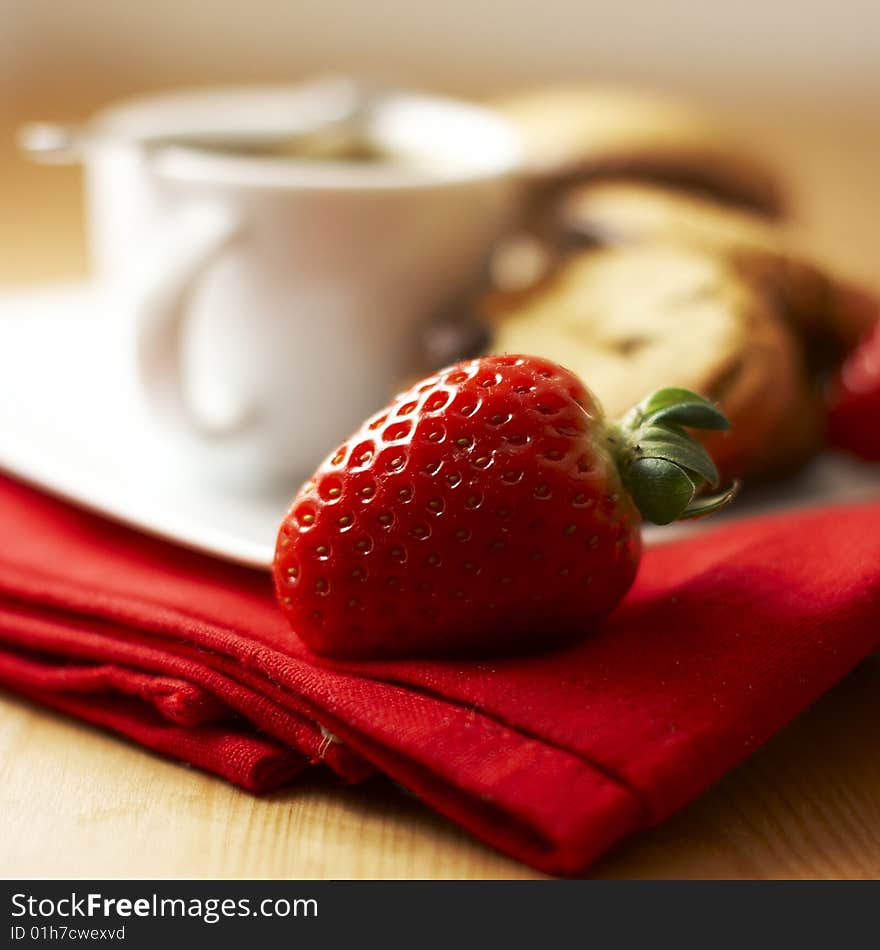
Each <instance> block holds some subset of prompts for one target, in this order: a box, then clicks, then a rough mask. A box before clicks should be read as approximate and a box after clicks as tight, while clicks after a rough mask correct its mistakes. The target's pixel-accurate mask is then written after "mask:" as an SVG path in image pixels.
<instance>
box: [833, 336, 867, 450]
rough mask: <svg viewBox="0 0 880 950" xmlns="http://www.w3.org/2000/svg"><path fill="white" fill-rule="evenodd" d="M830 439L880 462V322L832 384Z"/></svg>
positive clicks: (838, 446)
mask: <svg viewBox="0 0 880 950" xmlns="http://www.w3.org/2000/svg"><path fill="white" fill-rule="evenodd" d="M828 438H829V441H830V442H831V444H832V445H834V446H836V447H837V448H840V449H845V450H846V451H848V452H853V453H855V454H856V455H860V456H861V457H862V458H865V459H869V460H870V461H873V462H880V321H878V323H877V325H876V326H875V328H874V330H873V332H872V333H870V334H869V335H868V337H867V338H866V339H865V340H864V341H863V342H862V343H861V344H860V345H859V346H857V347H856V348H855V349H854V350H853V351H852V353H850V355H849V356H848V357H847V359H846V360H845V361H844V364H843V366H842V367H841V369H840V372H839V373H838V375H837V378H836V379H835V381H834V383H833V384H832V387H831V392H830V399H829V408H828Z"/></svg>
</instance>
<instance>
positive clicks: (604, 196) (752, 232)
mask: <svg viewBox="0 0 880 950" xmlns="http://www.w3.org/2000/svg"><path fill="white" fill-rule="evenodd" d="M557 227H558V228H559V229H560V232H561V233H560V234H559V235H558V236H557V240H558V241H559V242H560V243H565V242H566V238H568V239H569V240H570V239H571V238H572V237H574V238H575V239H576V240H581V241H587V242H590V243H599V244H639V243H651V242H657V241H663V242H669V241H677V242H683V243H687V244H692V245H695V246H698V247H703V248H707V249H710V250H713V251H716V252H718V253H721V254H723V255H725V256H726V257H727V258H728V259H729V260H730V261H731V262H732V263H733V264H734V266H735V267H736V268H737V269H738V271H739V272H740V273H742V274H743V275H744V276H745V277H747V278H748V279H749V280H752V281H754V282H756V283H757V285H758V286H759V287H760V288H761V289H762V290H763V291H764V292H765V293H766V294H768V296H770V297H771V298H772V299H773V301H774V303H775V304H776V306H777V307H778V309H779V310H780V312H781V313H783V314H784V315H785V316H786V317H787V318H788V319H789V320H790V321H791V322H792V325H793V326H794V327H795V329H796V330H797V332H798V333H799V334H800V335H801V337H802V338H803V339H804V340H805V341H806V342H807V344H808V345H809V346H810V348H811V350H812V351H813V352H814V353H818V354H820V355H824V356H826V357H831V356H833V355H834V354H835V352H839V351H840V350H841V349H844V350H845V349H849V348H850V347H851V346H853V345H854V344H855V343H856V342H857V341H858V340H859V339H861V338H862V337H863V336H864V335H865V333H866V332H867V331H868V330H869V329H870V327H871V326H872V325H873V323H874V321H875V320H876V319H877V315H878V313H880V304H878V301H877V300H876V298H875V297H874V296H873V294H871V293H870V292H869V291H867V290H865V289H863V288H861V287H859V286H857V285H855V284H853V283H852V282H850V281H848V280H846V279H844V278H842V277H840V276H839V275H836V274H834V273H833V272H832V271H831V270H830V269H829V268H827V267H824V266H822V265H820V264H819V263H818V262H817V261H815V260H814V259H813V258H812V257H811V255H810V254H809V253H807V252H806V251H805V250H804V249H803V248H802V247H800V246H799V242H798V241H797V239H796V238H795V237H794V236H793V235H792V234H791V232H790V231H788V230H786V229H785V228H783V227H780V226H779V225H777V224H774V223H773V222H770V221H768V220H766V219H765V218H762V217H760V216H759V215H756V214H753V213H749V212H747V211H743V210H741V209H735V208H730V207H728V206H725V205H722V204H719V203H718V202H716V201H713V200H711V199H707V198H702V197H698V196H695V195H687V194H683V193H681V192H677V191H674V190H671V189H667V188H663V187H660V186H656V185H650V184H644V183H642V182H632V181H606V182H595V183H593V184H590V185H582V186H580V187H578V188H575V189H573V190H572V191H570V192H569V193H568V194H566V195H565V196H563V198H562V200H561V201H560V203H559V206H558V211H557Z"/></svg>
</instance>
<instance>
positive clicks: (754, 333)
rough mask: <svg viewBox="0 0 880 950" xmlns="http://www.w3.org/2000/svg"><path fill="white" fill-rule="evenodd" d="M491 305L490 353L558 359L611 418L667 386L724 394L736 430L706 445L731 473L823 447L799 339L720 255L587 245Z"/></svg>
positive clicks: (777, 464) (792, 462)
mask: <svg viewBox="0 0 880 950" xmlns="http://www.w3.org/2000/svg"><path fill="white" fill-rule="evenodd" d="M484 311H485V312H486V314H487V317H488V319H489V321H490V323H491V326H492V330H493V336H492V344H491V351H492V352H495V353H531V354H535V355H538V356H545V357H549V358H550V359H553V360H556V361H557V362H560V363H561V364H562V365H564V366H567V367H568V368H570V369H572V370H574V371H575V372H576V373H577V374H578V375H579V376H581V378H582V379H583V380H584V381H585V382H586V384H587V385H588V386H589V387H590V389H592V390H593V392H594V393H595V394H596V395H597V396H598V398H599V400H600V401H601V402H602V404H603V405H604V406H605V409H606V411H607V412H608V414H609V416H612V417H614V416H620V415H622V414H623V413H624V412H625V411H626V410H627V409H628V408H629V407H630V406H632V405H633V404H634V403H636V402H637V401H638V400H639V399H641V398H642V397H643V396H645V395H647V394H648V393H649V392H651V391H652V390H654V389H658V388H660V387H662V386H682V387H685V388H688V389H693V390H695V391H697V392H700V393H702V394H704V395H706V396H707V397H709V398H710V399H714V400H716V401H717V402H718V403H719V404H720V406H721V408H722V410H723V411H724V412H725V414H726V415H727V417H728V419H729V420H730V422H731V430H730V432H728V433H721V434H713V435H711V436H710V437H709V438H708V439H707V444H708V445H709V447H710V449H711V450H712V452H713V454H714V457H715V460H716V463H717V464H718V466H719V469H720V470H721V471H722V472H723V473H724V474H725V476H726V477H728V478H730V477H747V478H750V477H758V476H767V475H770V474H773V473H776V472H779V471H781V470H787V469H789V468H792V467H795V466H796V465H797V464H799V463H800V462H801V461H803V460H804V459H806V458H807V457H808V456H809V455H810V454H811V453H812V451H813V450H814V449H815V447H816V445H817V442H818V433H819V412H818V403H817V400H816V398H815V394H814V388H813V386H812V383H811V382H810V380H809V378H808V376H807V373H806V371H805V368H804V365H803V359H802V354H801V348H800V346H799V345H798V343H797V341H796V340H795V339H794V336H793V334H792V333H791V331H790V329H789V328H788V326H787V325H786V323H785V322H784V321H783V320H781V319H780V318H779V317H778V315H777V314H776V313H775V311H774V309H773V307H772V306H771V305H770V304H769V303H768V302H767V300H766V299H765V298H764V296H763V295H762V294H761V293H760V292H758V291H757V290H756V289H755V288H754V287H753V286H752V285H751V284H750V283H749V282H748V281H746V280H744V279H742V277H741V276H740V275H738V274H737V272H736V271H735V270H734V269H732V268H731V266H730V265H729V264H728V263H727V262H726V261H725V260H724V259H723V258H722V257H720V256H719V255H717V254H713V253H711V252H707V251H703V250H699V249H697V248H694V247H689V246H685V245H675V244H669V245H651V246H647V245H646V246H640V247H632V248H623V249H609V248H605V249H598V250H591V251H583V252H581V253H579V254H577V255H575V256H573V257H572V258H570V259H569V260H568V261H567V262H566V263H565V264H564V265H563V266H562V267H561V268H559V269H558V270H557V271H555V272H554V273H553V274H552V275H550V276H549V277H548V278H546V279H545V280H544V281H542V282H541V283H540V284H539V285H537V286H536V287H533V288H532V289H530V290H528V291H525V292H521V293H515V294H495V295H493V296H490V297H488V298H486V300H485V301H484Z"/></svg>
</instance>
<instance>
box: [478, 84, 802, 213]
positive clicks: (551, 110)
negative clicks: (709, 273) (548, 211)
mask: <svg viewBox="0 0 880 950" xmlns="http://www.w3.org/2000/svg"><path fill="white" fill-rule="evenodd" d="M492 105H494V106H495V108H496V109H498V110H499V111H501V112H502V113H503V114H504V115H505V116H506V117H507V118H508V119H509V120H510V121H512V122H513V124H514V125H515V126H516V127H517V128H518V129H519V131H520V133H521V135H522V138H523V140H524V144H525V150H526V175H527V177H528V179H529V181H530V182H531V183H532V185H533V186H534V188H535V189H536V190H537V191H538V192H539V193H541V194H542V195H543V193H545V192H547V191H548V190H549V191H551V192H558V190H559V189H562V188H565V187H567V186H569V185H570V184H572V183H573V182H576V181H581V180H589V179H595V178H602V177H608V176H619V175H626V176H628V177H633V178H639V179H647V180H652V181H659V182H664V183H666V184H671V185H677V186H680V187H683V188H685V189H689V190H693V191H696V192H701V193H705V194H708V195H712V196H714V197H715V198H717V199H719V200H723V201H726V202H729V203H731V204H734V205H741V206H743V207H747V208H752V209H754V210H756V211H759V212H761V213H764V214H767V215H771V216H772V215H777V214H779V213H780V212H781V210H782V208H783V204H784V202H783V199H782V194H781V189H780V186H779V183H778V181H777V179H776V177H775V176H774V174H773V173H772V172H771V171H770V170H769V169H768V168H766V167H765V166H764V165H763V164H761V163H759V162H757V161H756V160H755V159H753V158H752V157H750V156H749V155H747V154H746V153H745V151H744V150H743V149H742V148H741V146H740V145H739V144H738V143H736V142H735V141H731V137H730V135H729V133H728V132H727V131H726V130H725V129H724V128H723V127H721V126H720V125H719V124H718V123H717V122H715V121H713V120H712V119H711V118H709V117H708V116H707V115H706V114H705V113H704V112H702V111H701V110H699V109H696V108H694V107H693V106H691V105H689V104H687V103H683V102H680V101H679V100H677V99H674V98H669V97H665V96H661V95H658V94H656V93H651V92H645V91H637V90H630V89H620V88H604V87H598V86H590V85H560V86H549V87H543V88H538V89H534V90H531V91H527V92H524V93H521V94H519V95H512V96H507V97H504V98H501V99H497V100H495V101H494V102H493V103H492ZM539 197H540V196H539ZM538 203H540V200H539V202H538Z"/></svg>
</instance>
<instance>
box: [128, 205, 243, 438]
mask: <svg viewBox="0 0 880 950" xmlns="http://www.w3.org/2000/svg"><path fill="white" fill-rule="evenodd" d="M240 233H241V220H240V217H239V215H238V213H237V212H236V211H234V210H233V209H232V208H230V207H228V206H226V205H224V204H221V203H219V202H207V201H206V202H202V203H193V204H191V205H189V206H187V207H185V208H184V209H183V210H181V211H180V212H179V213H178V214H177V215H176V217H175V218H174V220H172V221H171V222H170V223H169V224H168V225H166V226H164V227H163V228H162V230H161V232H160V233H159V234H157V235H156V240H155V242H154V244H153V250H152V252H150V251H147V252H146V253H145V255H144V260H142V261H141V262H140V263H139V265H138V268H137V273H136V275H135V278H134V280H133V284H134V294H133V306H134V314H133V327H134V351H135V360H136V367H137V372H138V376H139V378H140V381H141V384H142V387H143V390H144V393H145V394H146V397H147V400H148V402H149V404H150V406H151V408H152V409H153V410H154V412H155V413H156V415H157V416H158V417H159V418H160V419H162V420H163V421H164V422H166V423H168V424H169V425H172V426H174V427H176V428H178V429H181V428H182V429H184V430H186V431H188V432H189V433H193V432H195V433H196V434H198V435H201V436H204V437H206V438H210V439H216V438H218V437H224V436H229V435H233V434H236V433H240V432H241V431H243V430H244V429H246V428H247V427H248V425H249V423H250V422H251V421H252V419H253V415H254V414H253V411H252V410H251V408H250V407H248V406H247V405H244V404H242V405H239V406H236V407H235V408H234V409H233V410H231V411H230V412H229V413H227V414H226V417H225V418H224V419H222V420H219V421H216V420H215V421H208V420H206V419H203V418H200V417H199V415H198V414H197V413H195V412H194V411H193V409H192V407H191V406H190V405H189V404H188V402H187V399H186V396H185V392H184V388H183V367H182V365H181V340H182V334H183V329H184V326H185V323H186V312H187V300H188V297H189V294H190V291H191V290H192V288H193V287H194V285H195V284H196V282H197V281H198V279H199V277H200V276H201V275H202V274H203V273H204V272H205V270H206V269H207V268H208V266H209V265H210V264H211V263H212V261H214V260H215V259H216V258H217V256H218V255H219V254H220V252H221V251H223V250H224V249H225V248H226V247H228V246H229V244H230V243H231V242H232V241H233V240H234V239H235V238H236V237H237V236H238V235H239V234H240Z"/></svg>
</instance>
